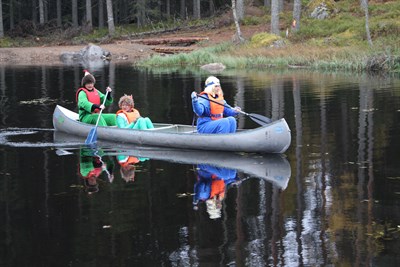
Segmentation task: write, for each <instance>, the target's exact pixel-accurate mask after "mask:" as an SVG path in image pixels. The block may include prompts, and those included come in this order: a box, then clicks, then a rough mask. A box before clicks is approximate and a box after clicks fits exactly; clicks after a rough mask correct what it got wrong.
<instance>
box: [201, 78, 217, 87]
mask: <svg viewBox="0 0 400 267" xmlns="http://www.w3.org/2000/svg"><path fill="white" fill-rule="evenodd" d="M213 84H216V85H221V83H220V82H219V79H218V78H217V77H214V76H210V77H208V78H207V80H206V82H205V83H204V85H205V86H206V87H207V86H210V85H213Z"/></svg>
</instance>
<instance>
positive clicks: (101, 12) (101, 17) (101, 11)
mask: <svg viewBox="0 0 400 267" xmlns="http://www.w3.org/2000/svg"><path fill="white" fill-rule="evenodd" d="M99 28H104V0H99Z"/></svg>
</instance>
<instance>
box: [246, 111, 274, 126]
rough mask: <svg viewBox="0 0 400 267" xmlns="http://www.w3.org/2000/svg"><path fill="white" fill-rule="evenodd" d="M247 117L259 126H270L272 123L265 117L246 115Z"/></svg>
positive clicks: (252, 114)
mask: <svg viewBox="0 0 400 267" xmlns="http://www.w3.org/2000/svg"><path fill="white" fill-rule="evenodd" d="M248 115H249V117H250V118H251V119H252V120H253V121H254V122H256V123H258V124H260V125H261V126H264V125H267V124H270V123H271V122H272V120H271V119H270V118H268V117H265V116H263V115H260V114H254V113H251V114H248Z"/></svg>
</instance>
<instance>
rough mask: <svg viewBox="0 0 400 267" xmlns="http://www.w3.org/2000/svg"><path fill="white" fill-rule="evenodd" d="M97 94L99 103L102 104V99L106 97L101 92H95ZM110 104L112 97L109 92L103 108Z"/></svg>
mask: <svg viewBox="0 0 400 267" xmlns="http://www.w3.org/2000/svg"><path fill="white" fill-rule="evenodd" d="M96 90H97V89H96ZM97 92H98V93H99V96H100V103H103V102H104V97H105V96H106V95H105V94H103V93H102V92H100V91H99V90H97ZM112 102H113V98H112V96H111V92H109V93H108V94H107V99H106V102H105V104H104V106H106V107H108V106H109V105H111V104H112Z"/></svg>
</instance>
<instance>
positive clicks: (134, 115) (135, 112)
mask: <svg viewBox="0 0 400 267" xmlns="http://www.w3.org/2000/svg"><path fill="white" fill-rule="evenodd" d="M120 113H124V114H125V116H126V118H127V119H128V122H129V123H132V122H135V121H136V120H137V119H138V118H140V113H139V111H138V110H137V109H132V111H131V112H126V111H124V110H122V109H120V110H118V111H117V115H118V114H120Z"/></svg>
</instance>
